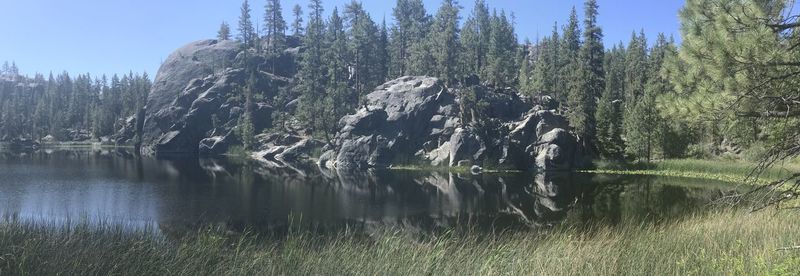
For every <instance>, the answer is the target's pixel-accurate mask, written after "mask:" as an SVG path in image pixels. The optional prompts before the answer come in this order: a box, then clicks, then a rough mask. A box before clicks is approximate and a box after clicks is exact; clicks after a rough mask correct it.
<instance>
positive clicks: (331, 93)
mask: <svg viewBox="0 0 800 276" xmlns="http://www.w3.org/2000/svg"><path fill="white" fill-rule="evenodd" d="M325 41H326V44H327V46H328V47H327V49H325V58H324V62H325V67H326V68H327V69H328V72H327V74H328V82H327V86H326V91H327V94H326V96H325V98H324V100H322V101H321V103H322V113H321V114H318V115H319V117H320V126H319V127H318V128H320V129H322V130H323V132H324V134H325V138H326V139H327V141H328V142H330V141H331V139H332V134H333V133H335V131H336V127H337V123H338V118H341V117H342V116H344V115H346V114H347V113H348V112H350V111H351V110H353V109H355V108H356V102H355V101H353V99H354V98H356V97H357V95H354V94H353V92H352V90H351V89H350V87H349V86H348V77H349V72H348V49H347V34H346V33H345V30H344V23H343V22H342V18H341V17H339V11H338V9H336V8H334V10H333V14H332V15H331V18H330V19H329V20H328V28H327V32H326V34H325Z"/></svg>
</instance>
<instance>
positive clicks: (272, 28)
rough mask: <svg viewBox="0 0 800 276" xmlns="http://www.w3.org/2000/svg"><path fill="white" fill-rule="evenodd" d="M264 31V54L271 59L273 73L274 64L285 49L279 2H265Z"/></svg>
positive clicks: (284, 34)
mask: <svg viewBox="0 0 800 276" xmlns="http://www.w3.org/2000/svg"><path fill="white" fill-rule="evenodd" d="M264 29H265V30H266V37H265V39H266V41H267V43H266V49H265V50H266V54H267V57H270V58H271V62H270V67H271V68H270V69H271V71H270V72H271V73H273V74H274V73H275V63H276V60H277V58H278V57H279V56H280V54H281V52H283V49H285V48H286V21H285V20H284V19H283V11H282V8H281V1H280V0H267V4H266V5H265V6H264Z"/></svg>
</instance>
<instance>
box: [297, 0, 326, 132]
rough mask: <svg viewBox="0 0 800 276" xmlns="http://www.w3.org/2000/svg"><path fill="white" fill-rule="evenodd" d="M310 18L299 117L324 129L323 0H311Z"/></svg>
mask: <svg viewBox="0 0 800 276" xmlns="http://www.w3.org/2000/svg"><path fill="white" fill-rule="evenodd" d="M309 11H310V13H309V20H308V25H307V26H306V35H305V36H304V37H303V45H305V51H304V52H303V54H302V59H301V62H300V69H299V71H298V73H297V85H296V86H297V91H298V92H299V93H300V95H299V97H300V99H301V101H300V104H299V106H298V111H297V112H298V114H297V115H298V117H299V118H300V121H301V122H303V123H304V124H305V125H306V126H307V127H308V128H309V129H310V130H311V131H324V129H320V125H321V122H320V120H318V119H319V114H321V112H323V109H322V108H323V107H324V105H323V101H324V100H325V94H326V93H325V85H326V83H327V78H328V76H327V72H326V71H327V70H325V68H323V67H322V66H320V65H321V64H323V62H322V56H323V55H324V52H323V51H324V48H325V47H324V32H325V23H324V22H323V21H322V12H323V7H322V1H321V0H311V3H310V4H309Z"/></svg>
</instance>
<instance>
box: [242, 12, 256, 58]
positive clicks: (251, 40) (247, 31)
mask: <svg viewBox="0 0 800 276" xmlns="http://www.w3.org/2000/svg"><path fill="white" fill-rule="evenodd" d="M247 1H248V0H244V2H242V7H241V14H240V15H239V42H241V43H242V46H244V47H245V48H249V47H252V46H254V45H255V39H256V33H255V30H254V29H253V21H252V20H251V19H250V4H249V3H248V2H247Z"/></svg>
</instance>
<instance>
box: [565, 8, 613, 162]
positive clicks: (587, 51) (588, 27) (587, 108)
mask: <svg viewBox="0 0 800 276" xmlns="http://www.w3.org/2000/svg"><path fill="white" fill-rule="evenodd" d="M597 8H598V6H597V2H596V0H587V1H586V3H585V7H584V12H585V13H586V14H585V16H584V22H583V27H584V35H583V44H582V46H581V48H580V54H579V62H578V66H577V71H578V74H575V75H574V78H573V79H572V81H573V82H576V83H574V84H573V85H571V86H570V89H569V90H568V95H567V104H568V105H569V113H568V116H569V118H570V123H572V126H573V127H574V128H575V130H576V131H577V132H578V135H580V136H581V139H582V140H583V144H584V146H586V147H587V148H590V149H596V146H597V145H596V141H595V139H596V135H597V129H596V127H597V125H596V118H595V112H597V97H600V96H601V95H602V94H603V90H604V89H605V80H604V78H605V73H604V71H603V55H604V54H605V50H604V49H603V42H602V39H603V34H602V30H601V29H600V27H598V26H597Z"/></svg>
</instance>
